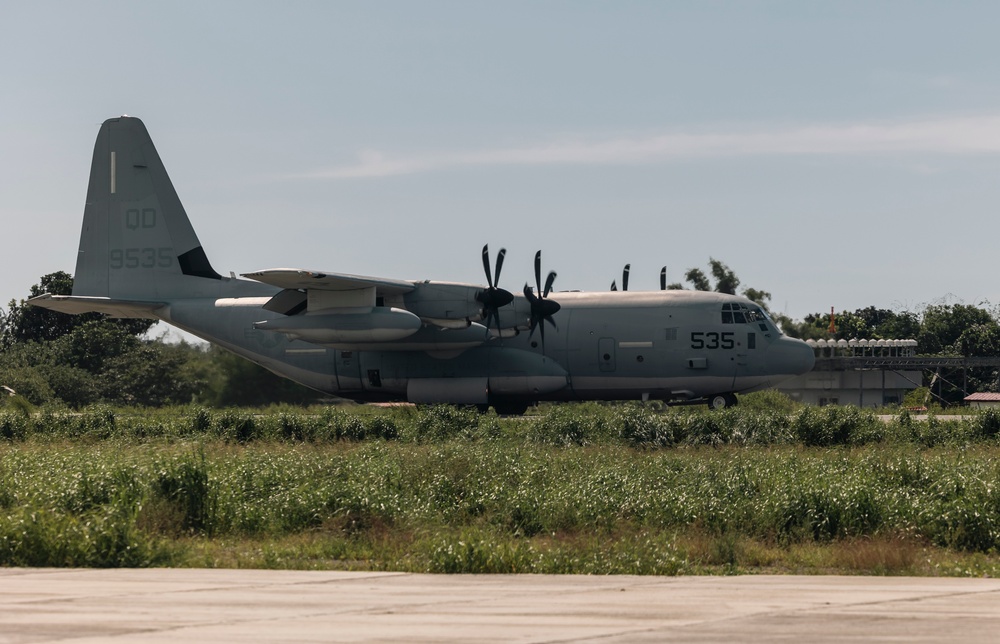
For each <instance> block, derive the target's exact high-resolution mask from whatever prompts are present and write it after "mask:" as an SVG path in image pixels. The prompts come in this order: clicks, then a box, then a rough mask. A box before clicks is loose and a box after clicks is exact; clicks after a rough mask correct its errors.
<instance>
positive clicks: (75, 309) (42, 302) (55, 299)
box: [27, 293, 166, 320]
mask: <svg viewBox="0 0 1000 644" xmlns="http://www.w3.org/2000/svg"><path fill="white" fill-rule="evenodd" d="M27 303H28V304H30V305H32V306H39V307H41V308H43V309H49V310H52V311H59V312H60V313H69V314H71V315H77V314H80V313H104V314H105V315H110V316H111V317H113V318H147V319H150V320H159V319H160V318H158V317H157V316H156V315H155V314H154V311H156V310H157V309H159V308H162V307H163V306H165V305H166V303H165V302H136V301H133V300H114V299H111V298H108V297H91V296H86V295H52V294H50V293H45V294H44V295H39V296H38V297H33V298H31V299H30V300H28V301H27Z"/></svg>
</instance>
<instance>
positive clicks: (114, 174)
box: [73, 116, 222, 301]
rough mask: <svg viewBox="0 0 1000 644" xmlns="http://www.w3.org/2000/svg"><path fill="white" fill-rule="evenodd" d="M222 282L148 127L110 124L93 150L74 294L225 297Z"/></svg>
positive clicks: (126, 120) (125, 120) (122, 120)
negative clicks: (221, 286)
mask: <svg viewBox="0 0 1000 644" xmlns="http://www.w3.org/2000/svg"><path fill="white" fill-rule="evenodd" d="M220 280H222V277H221V276H220V275H219V274H218V273H216V272H215V270H214V269H213V268H212V265H211V264H210V263H209V261H208V257H207V256H206V255H205V251H204V249H203V248H202V246H201V243H200V242H199V241H198V236H197V235H196V234H195V232H194V228H193V227H192V226H191V222H190V220H189V219H188V216H187V213H186V212H185V211H184V206H182V205H181V202H180V199H179V198H178V197H177V193H176V191H175V190H174V186H173V184H172V183H171V182H170V177H168V176H167V171H166V168H165V167H164V166H163V162H162V161H161V160H160V156H159V154H157V152H156V148H155V147H154V146H153V141H152V139H151V138H150V136H149V133H148V132H147V131H146V126H145V125H143V123H142V121H141V120H139V119H137V118H132V117H128V116H122V117H119V118H113V119H108V120H107V121H105V122H104V124H103V125H102V126H101V130H100V132H99V133H98V135H97V143H96V144H95V146H94V158H93V163H92V165H91V169H90V184H89V187H88V189H87V205H86V208H85V210H84V215H83V232H82V234H81V236H80V251H79V255H78V256H77V263H76V274H75V275H74V284H73V295H74V296H90V297H104V298H112V299H116V300H140V301H141V300H146V301H149V300H161V299H163V298H169V297H185V296H201V295H210V294H211V293H213V292H218V291H219V290H220V289H219V286H220Z"/></svg>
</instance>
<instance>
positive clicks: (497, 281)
mask: <svg viewBox="0 0 1000 644" xmlns="http://www.w3.org/2000/svg"><path fill="white" fill-rule="evenodd" d="M506 256H507V249H506V248H501V249H500V252H499V253H497V272H496V275H494V276H493V283H494V284H495V285H496V286H497V287H498V288H499V286H500V269H501V268H503V258H504V257H506Z"/></svg>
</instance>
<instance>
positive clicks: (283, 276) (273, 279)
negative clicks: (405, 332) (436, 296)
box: [243, 268, 416, 295]
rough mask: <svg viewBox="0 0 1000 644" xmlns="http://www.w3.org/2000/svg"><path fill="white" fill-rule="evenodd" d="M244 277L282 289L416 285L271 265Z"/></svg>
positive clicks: (388, 291)
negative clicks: (271, 266)
mask: <svg viewBox="0 0 1000 644" xmlns="http://www.w3.org/2000/svg"><path fill="white" fill-rule="evenodd" d="M243 277H246V278H249V279H252V280H256V281H258V282H263V283H264V284H270V285H271V286H277V287H278V288H283V289H303V290H308V289H316V290H321V291H356V290H360V289H366V288H373V287H374V288H375V289H376V290H377V291H378V292H379V293H381V294H385V295H402V294H404V293H409V292H410V291H413V290H414V289H415V288H416V286H415V285H414V283H413V282H409V281H406V280H394V279H386V278H383V277H366V276H364V275H349V274H347V273H324V272H320V271H308V270H302V269H297V268H270V269H267V270H263V271H255V272H253V273H243Z"/></svg>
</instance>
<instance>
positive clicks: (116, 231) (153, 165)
mask: <svg viewBox="0 0 1000 644" xmlns="http://www.w3.org/2000/svg"><path fill="white" fill-rule="evenodd" d="M504 256H505V251H503V250H501V251H499V253H498V254H497V256H496V261H495V268H493V266H491V261H490V255H489V250H488V248H487V247H484V248H483V254H482V259H483V268H484V270H485V273H486V285H485V286H484V285H482V284H463V283H452V282H439V281H432V280H404V279H389V278H381V277H365V276H361V275H350V274H345V273H333V272H329V271H320V270H313V269H300V268H272V269H266V270H258V271H253V272H249V273H244V274H243V275H242V277H237V276H236V275H235V274H233V273H230V274H229V276H224V275H221V274H219V273H217V272H216V271H215V269H213V267H212V265H211V264H210V263H209V259H208V256H207V255H206V253H205V250H204V249H203V248H202V246H201V243H200V242H199V241H198V237H197V235H196V234H195V231H194V228H193V227H192V226H191V222H190V220H189V219H188V216H187V213H186V212H185V211H184V207H183V206H182V205H181V202H180V200H179V199H178V197H177V193H176V192H175V191H174V187H173V184H172V183H171V181H170V179H169V177H168V176H167V172H166V169H165V168H164V165H163V163H162V162H161V161H160V157H159V155H158V154H157V152H156V148H155V147H153V142H152V139H150V136H149V134H148V132H147V131H146V127H145V125H144V124H143V123H142V121H140V120H139V119H137V118H133V117H128V116H122V117H119V118H112V119H109V120H107V121H105V122H104V124H103V125H102V126H101V129H100V132H99V133H98V136H97V143H96V145H95V148H94V157H93V164H92V166H91V171H90V184H89V187H88V191H87V203H86V207H85V209H84V215H83V232H82V234H81V237H80V249H79V254H78V255H77V263H76V274H75V276H74V277H75V280H74V284H73V294H72V295H66V296H63V295H51V294H45V295H41V296H38V297H35V298H32V299H31V300H29V301H28V302H29V303H30V304H32V305H35V306H41V307H44V308H48V309H52V310H55V311H61V312H63V313H73V314H75V313H85V312H91V311H96V312H100V313H105V314H107V315H109V316H112V317H122V318H150V319H156V320H162V321H164V322H167V323H168V324H171V325H173V326H176V327H178V328H180V329H183V330H184V331H187V332H189V333H191V334H193V335H195V336H198V337H200V338H203V339H205V340H207V341H209V342H213V343H215V344H217V345H219V346H221V347H224V348H225V349H228V350H230V351H232V352H234V353H236V354H238V355H240V356H243V357H244V358H246V359H248V360H251V361H253V362H255V363H257V364H259V365H261V366H263V367H265V368H267V369H269V370H271V371H273V372H274V373H276V374H278V375H280V376H284V377H286V378H290V379H292V380H294V381H296V382H299V383H301V384H303V385H305V386H307V387H311V388H313V389H316V390H318V391H321V392H325V393H328V394H334V395H337V396H342V397H345V398H349V399H354V400H359V401H386V400H399V401H410V402H414V403H428V404H431V403H455V404H465V405H477V406H479V407H481V408H485V407H486V406H488V405H492V406H493V407H494V408H495V409H496V411H497V412H498V413H504V414H517V413H523V412H524V411H525V410H526V409H527V407H528V406H529V405H531V404H533V403H535V402H538V401H543V400H555V401H568V400H650V399H653V400H663V401H668V402H682V401H684V402H704V403H707V404H708V405H709V406H711V407H713V408H720V407H727V406H729V405H733V404H735V403H736V396H735V394H736V393H741V392H751V391H756V390H759V389H764V388H768V387H771V386H773V385H775V384H776V383H777V382H779V381H781V380H783V379H785V378H789V377H792V376H795V375H798V374H803V373H806V372H808V371H809V370H810V369H812V367H813V362H814V357H813V351H812V349H810V347H809V346H807V345H806V344H805V343H804V342H801V341H799V340H795V339H792V338H788V337H786V336H784V335H783V334H782V333H781V331H780V330H779V329H778V328H777V326H775V324H774V322H773V321H772V320H771V319H770V318H769V317H768V315H767V313H765V312H764V311H763V310H762V309H761V307H759V306H758V305H757V304H755V303H753V302H751V301H750V300H747V299H745V298H742V297H737V296H734V295H727V294H723V293H712V292H702V291H686V290H666V289H665V288H661V290H660V291H648V292H638V291H628V290H627V285H624V286H625V290H622V291H607V292H556V291H553V289H552V287H553V283H554V281H555V277H556V274H555V273H554V272H551V273H549V274H548V276H547V278H546V279H545V281H544V284H543V282H542V279H541V277H542V268H541V252H539V253H538V254H536V255H535V264H534V286H533V287H532V286H528V285H525V287H524V289H523V291H522V292H521V293H512V292H510V291H507V290H505V289H503V288H501V287H500V284H499V283H500V275H501V268H502V266H503V260H504ZM491 268H492V269H493V270H491ZM626 279H627V278H626ZM662 286H665V285H661V287H662Z"/></svg>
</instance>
